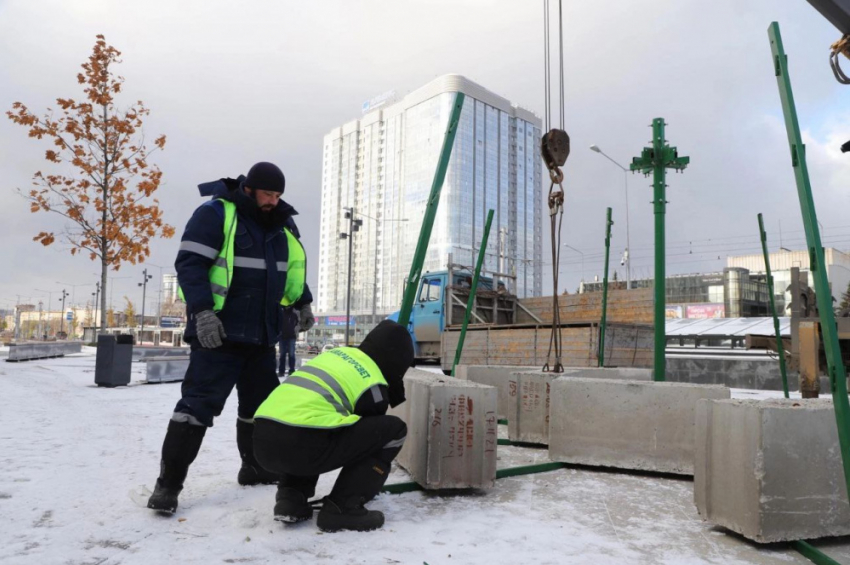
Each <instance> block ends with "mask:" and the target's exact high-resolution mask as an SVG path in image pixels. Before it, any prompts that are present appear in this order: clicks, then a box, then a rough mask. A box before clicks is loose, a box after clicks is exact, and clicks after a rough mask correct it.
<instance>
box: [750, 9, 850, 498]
mask: <svg viewBox="0 0 850 565" xmlns="http://www.w3.org/2000/svg"><path fill="white" fill-rule="evenodd" d="M767 35H768V37H769V38H770V50H771V52H772V55H773V69H774V72H775V73H776V84H777V86H778V87H779V97H780V99H781V100H782V113H783V114H784V116H785V130H786V132H787V134H788V144H789V145H790V147H791V166H792V167H793V169H794V178H795V180H796V183H797V196H798V197H799V200H800V210H801V211H802V214H803V227H804V228H805V231H806V245H807V246H808V248H809V268H810V270H811V273H812V276H813V277H814V279H815V292H816V293H817V304H818V312H819V314H820V330H821V336H822V338H823V348H824V351H825V353H826V364H827V371H828V374H829V384H830V388H831V389H832V402H833V407H834V408H835V420H836V423H837V425H838V443H839V445H840V447H841V460H842V462H843V465H844V480H845V482H846V485H847V492H848V494H850V420H848V415H850V404H848V401H847V374H846V372H845V368H844V363H843V362H842V360H841V350H840V349H839V345H838V332H837V328H836V325H835V313H834V312H833V311H832V293H831V292H830V290H829V283H828V282H827V279H826V270H825V268H824V267H825V263H824V254H823V247H822V245H821V238H820V230H819V228H818V221H817V214H816V213H815V203H814V199H813V198H812V186H811V184H810V182H809V171H808V167H807V166H806V147H805V145H803V139H802V136H801V135H800V124H799V122H798V121H797V110H796V107H795V105H794V95H793V93H792V91H791V78H790V76H789V75H788V57H787V56H786V55H785V49H784V48H783V47H782V36H781V35H780V33H779V24H778V23H776V22H773V23H771V24H770V27H769V28H768V30H767Z"/></svg>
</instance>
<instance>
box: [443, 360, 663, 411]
mask: <svg viewBox="0 0 850 565" xmlns="http://www.w3.org/2000/svg"><path fill="white" fill-rule="evenodd" d="M457 368H458V370H457V376H458V378H461V379H466V380H469V381H472V382H476V383H480V384H485V385H489V386H494V387H496V389H497V391H498V395H499V403H498V413H499V418H507V419H508V422H510V419H511V418H510V414H515V413H516V402H517V390H518V388H517V387H518V384H517V379H516V377H515V375H514V373H518V372H526V373H530V374H534V373H536V374H546V373H543V372H542V371H540V370H539V367H520V366H510V365H458V367H457ZM584 371H589V372H592V373H588V374H587V376H595V377H597V378H602V379H634V380H647V381H649V380H652V369H639V368H634V367H623V368H609V367H601V368H596V367H566V368H565V369H564V372H563V373H561V374H562V375H563V374H573V375H575V374H577V373H579V372H584ZM553 374H554V373H553Z"/></svg>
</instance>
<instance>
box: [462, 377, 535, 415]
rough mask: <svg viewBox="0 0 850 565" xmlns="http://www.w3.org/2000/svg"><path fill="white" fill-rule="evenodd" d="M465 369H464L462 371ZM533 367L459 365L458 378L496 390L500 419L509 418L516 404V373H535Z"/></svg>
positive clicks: (497, 409)
mask: <svg viewBox="0 0 850 565" xmlns="http://www.w3.org/2000/svg"><path fill="white" fill-rule="evenodd" d="M461 367H463V369H461ZM533 370H534V368H533V367H518V366H509V365H505V366H501V365H458V371H457V376H458V378H460V379H466V380H468V381H472V382H474V383H479V384H483V385H487V386H492V387H495V388H496V394H497V398H498V400H497V407H496V412H497V413H498V415H499V418H507V417H508V412H510V411H511V408H510V406H511V404H512V403H514V402H516V390H517V389H516V379H515V378H514V377H513V376H512V374H513V373H514V372H516V371H533Z"/></svg>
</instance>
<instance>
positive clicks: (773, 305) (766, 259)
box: [758, 214, 788, 398]
mask: <svg viewBox="0 0 850 565" xmlns="http://www.w3.org/2000/svg"><path fill="white" fill-rule="evenodd" d="M758 217H759V234H761V250H762V253H764V268H765V271H766V272H767V292H768V293H769V295H770V313H771V315H772V316H773V331H774V333H776V352H777V353H778V354H779V372H780V373H782V392H784V393H785V398H788V373H787V372H786V370H785V348H784V347H783V346H782V336H781V335H779V316H777V314H776V301H775V300H774V297H773V275H772V274H770V256H769V255H768V254H767V233H765V231H764V220H763V219H762V216H761V214H759V216H758Z"/></svg>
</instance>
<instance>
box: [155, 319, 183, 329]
mask: <svg viewBox="0 0 850 565" xmlns="http://www.w3.org/2000/svg"><path fill="white" fill-rule="evenodd" d="M182 325H183V318H181V317H180V316H163V317H162V318H161V319H160V322H159V327H161V328H176V327H178V326H182Z"/></svg>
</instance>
